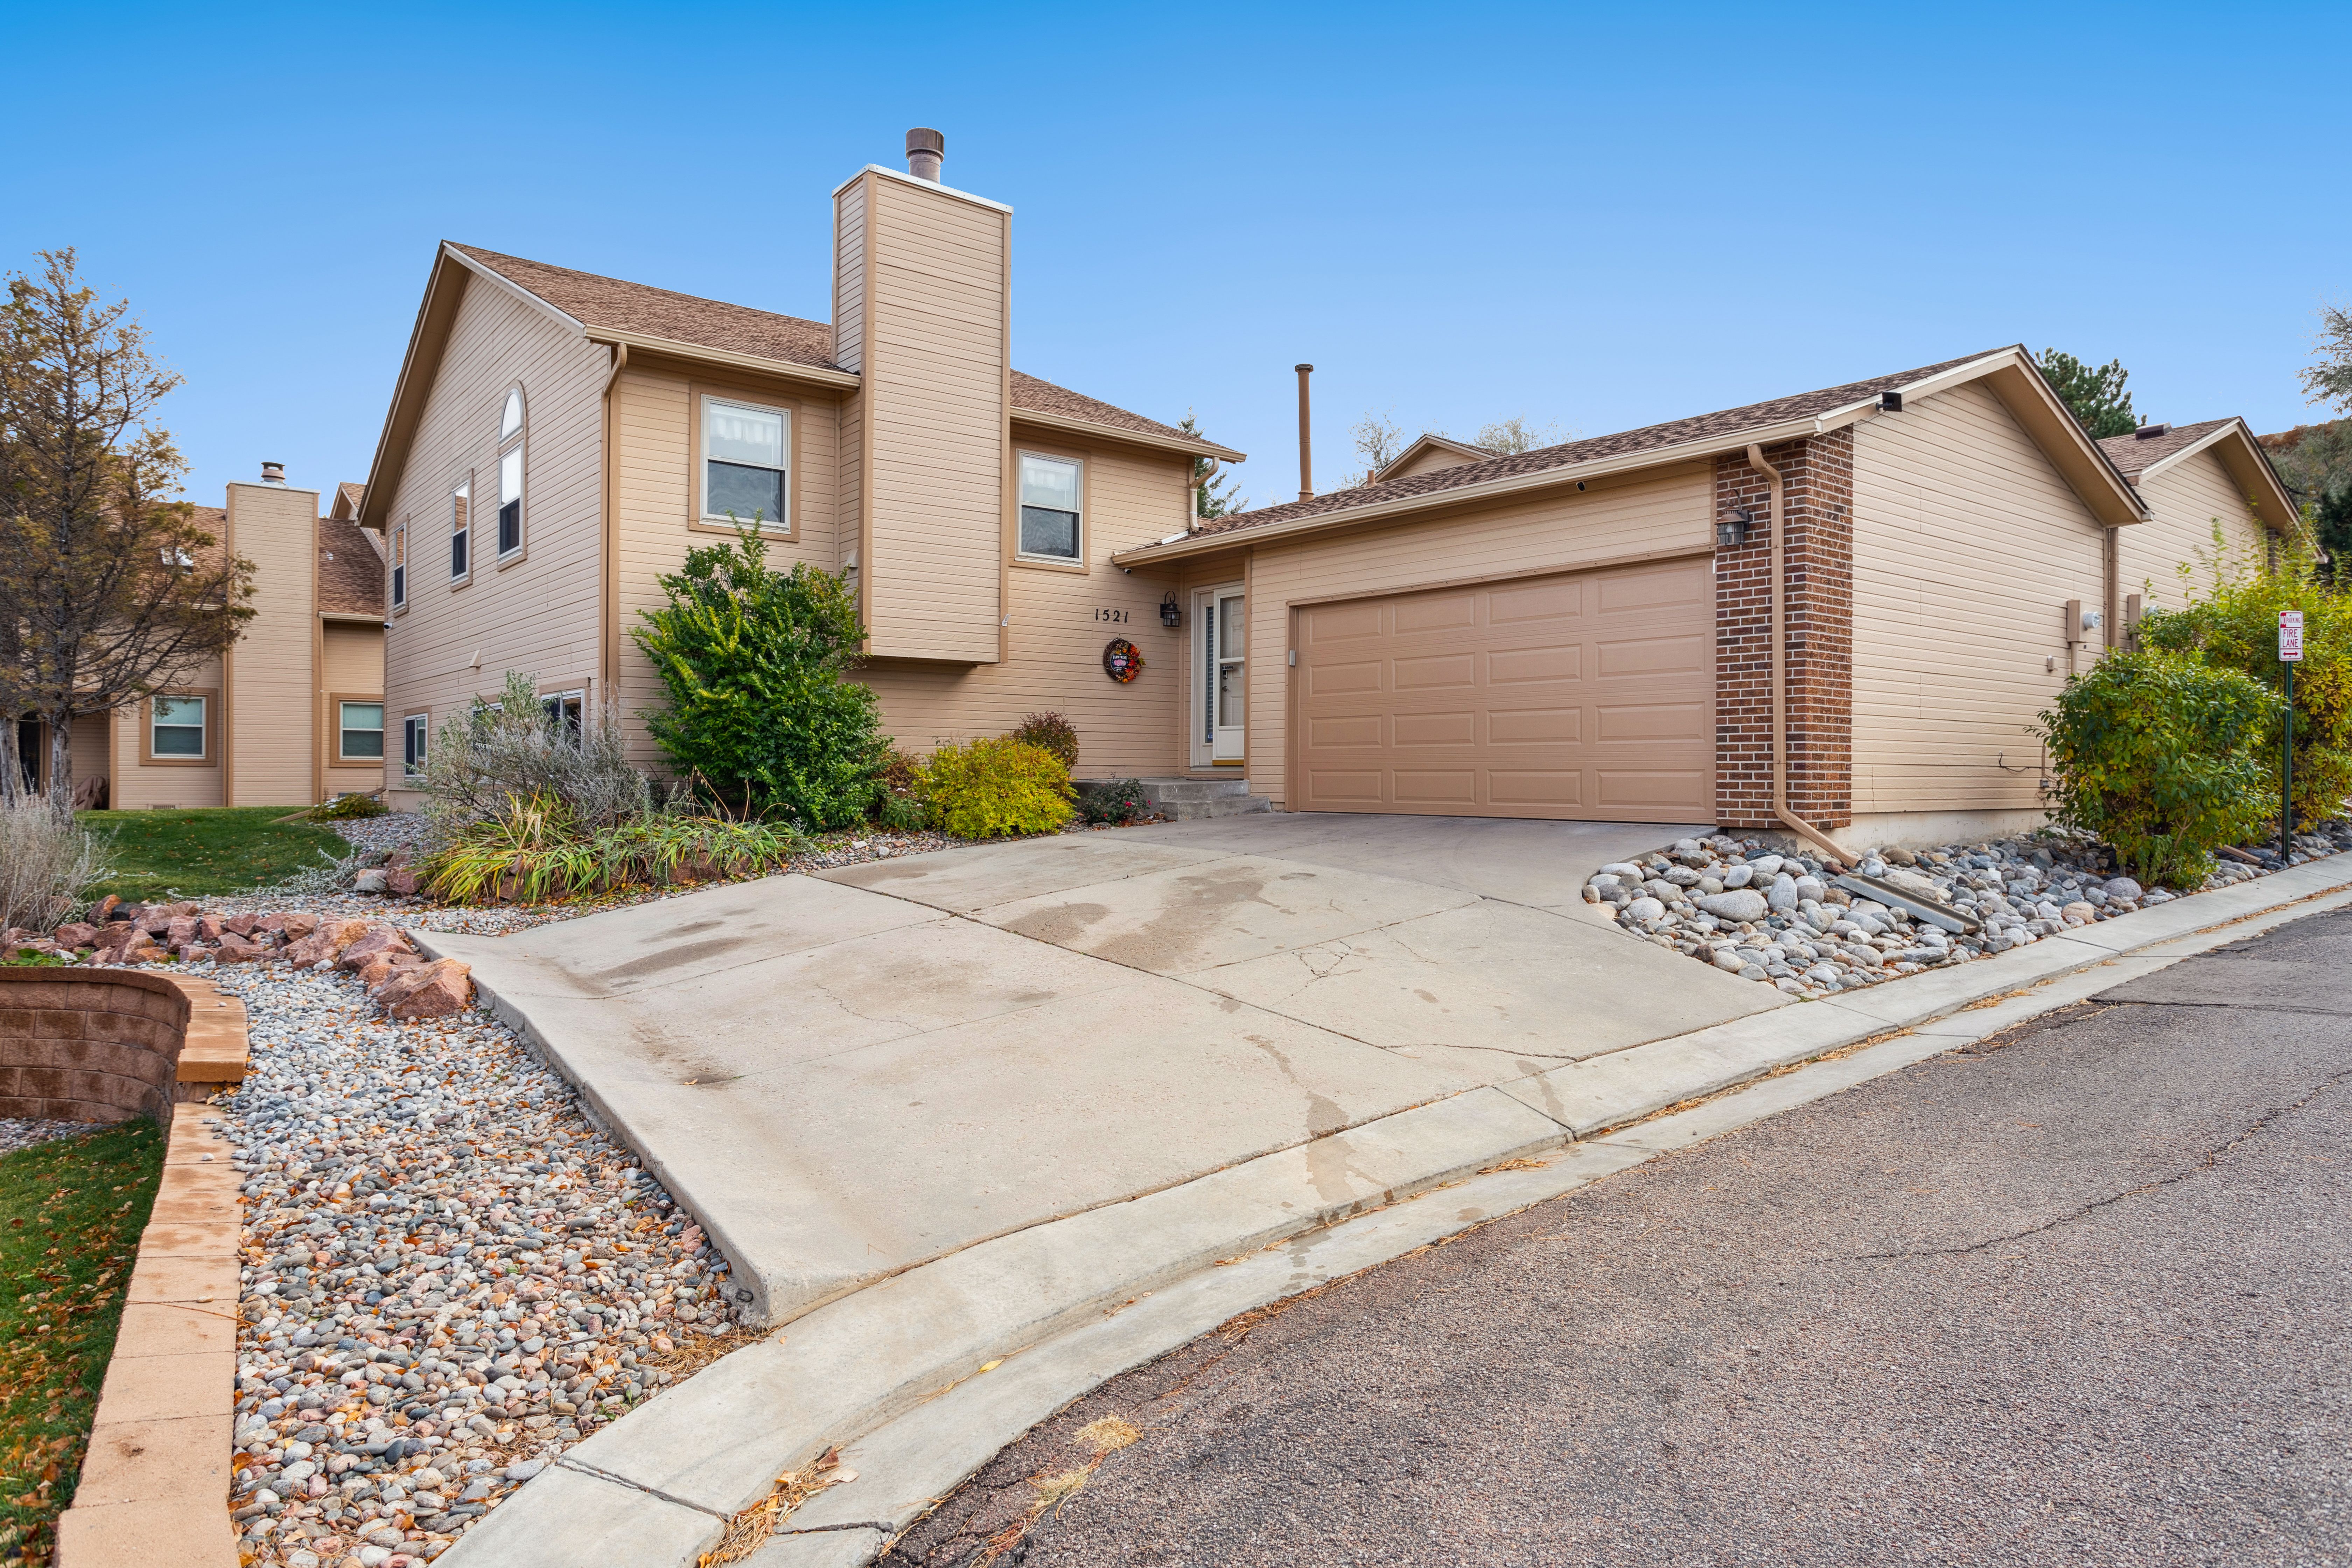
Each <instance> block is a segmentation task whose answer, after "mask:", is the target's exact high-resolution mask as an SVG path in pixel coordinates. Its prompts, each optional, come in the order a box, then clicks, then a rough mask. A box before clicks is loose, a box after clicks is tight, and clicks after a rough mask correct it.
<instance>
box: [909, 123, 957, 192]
mask: <svg viewBox="0 0 2352 1568" xmlns="http://www.w3.org/2000/svg"><path fill="white" fill-rule="evenodd" d="M947 155H948V139H947V138H946V137H944V136H942V135H940V133H939V132H936V131H931V130H928V129H926V128H925V127H923V126H920V125H918V126H916V127H915V128H914V129H913V130H912V131H909V132H907V173H908V174H912V175H914V176H915V178H917V179H919V180H929V181H930V183H931V184H935V185H936V184H939V183H940V160H942V159H944V158H945V157H946V156H947Z"/></svg>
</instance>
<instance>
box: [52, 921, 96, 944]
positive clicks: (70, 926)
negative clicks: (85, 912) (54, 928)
mask: <svg viewBox="0 0 2352 1568" xmlns="http://www.w3.org/2000/svg"><path fill="white" fill-rule="evenodd" d="M97 941H98V928H97V927H96V926H94V925H84V924H82V923H81V922H80V921H68V922H67V923H66V924H64V925H61V926H59V927H58V932H57V943H58V946H59V947H63V948H77V947H89V946H91V945H93V944H94V943H96V942H97Z"/></svg>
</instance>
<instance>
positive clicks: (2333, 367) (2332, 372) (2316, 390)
mask: <svg viewBox="0 0 2352 1568" xmlns="http://www.w3.org/2000/svg"><path fill="white" fill-rule="evenodd" d="M2318 349H2319V363H2317V364H2315V365H2313V366H2311V367H2310V368H2309V369H2307V370H2305V372H2304V373H2303V390H2304V392H2305V395H2308V396H2309V397H2310V399H2311V401H2312V402H2314V403H2332V404H2334V405H2336V412H2338V413H2339V414H2352V310H2347V309H2346V308H2345V307H2343V306H2341V305H2322V306H2321V307H2320V308H2319V341H2318Z"/></svg>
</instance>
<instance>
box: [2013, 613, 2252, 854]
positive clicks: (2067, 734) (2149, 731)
mask: <svg viewBox="0 0 2352 1568" xmlns="http://www.w3.org/2000/svg"><path fill="white" fill-rule="evenodd" d="M2283 706H2284V704H2283V703H2282V702H2281V701H2280V700H2279V699H2278V698H2277V697H2275V696H2273V694H2271V693H2270V692H2269V691H2266V690H2264V689H2263V686H2262V684H2261V683H2260V682H2259V681H2257V680H2255V679H2253V678H2252V676H2250V675H2247V674H2244V673H2243V672H2242V671H2239V670H2234V669H2215V668H2210V667H2209V666H2206V665H2204V664H2201V663H2200V662H2199V661H2198V660H2197V659H2195V658H2190V657H2189V656H2187V655H2185V654H2179V653H2172V652H2165V651H2137V652H2129V653H2125V652H2117V653H2111V654H2109V655H2108V656H2107V657H2106V658H2104V659H2102V660H2101V661H2100V662H2099V664H2098V665H2097V667H2096V668H2093V669H2092V670H2091V671H2090V672H2089V673H2088V674H2085V675H2081V676H2077V677H2075V678H2074V679H2072V680H2070V681H2068V682H2067V683H2066V689H2064V690H2063V691H2062V692H2061V693H2059V696H2058V706H2057V707H2056V708H2054V709H2051V710H2047V711H2045V712H2044V713H2043V714H2042V731H2041V732H2042V739H2043V740H2044V741H2045V742H2047V743H2048V745H2049V748H2050V765H2051V769H2052V772H2053V775H2054V777H2055V780H2056V799H2055V801H2054V803H2053V805H2054V806H2055V810H2054V812H2053V816H2055V817H2056V819H2057V820H2058V821H2059V823H2061V824H2062V825H2063V826H2068V827H2075V828H2080V829H2082V830H2083V831H2084V832H2086V833H2091V834H2095V835H2096V836H2097V837H2099V838H2101V839H2103V840H2104V841H2105V843H2106V844H2107V845H2108V846H2110V847H2112V848H2113V849H2114V850H2115V852H2116V859H2117V860H2118V861H2119V862H2120V863H2121V865H2122V867H2123V869H2124V870H2125V871H2126V872H2128V873H2129V874H2130V875H2132V876H2134V877H2136V878H2137V879H2139V880H2141V881H2143V882H2147V883H2149V884H2151V885H2156V884H2169V885H2171V886H2173V887H2194V886H2196V885H2197V884H2198V883H2200V882H2201V881H2203V880H2204V879H2205V877H2206V876H2207V874H2208V873H2210V871H2211V870H2212V868H2213V851H2214V850H2215V849H2217V848H2219V847H2221V846H2222V845H2224V844H2236V843H2240V842H2242V841H2243V840H2245V839H2248V838H2251V837H2254V835H2255V834H2256V833H2257V832H2259V831H2260V830H2261V828H2262V826H2263V822H2264V821H2265V820H2266V819H2267V817H2268V816H2269V815H2270V813H2271V809H2272V805H2273V802H2274V800H2275V798H2276V797H2275V795H2274V793H2273V792H2274V790H2275V788H2276V784H2277V774H2276V773H2275V772H2274V771H2273V768H2272V767H2271V766H2270V765H2269V763H2267V762H2266V760H2265V758H2264V755H2263V737H2264V736H2265V735H2268V734H2271V733H2273V726H2274V725H2275V723H2276V721H2277V715H2278V712H2279V710H2280V709H2281V708H2282V707H2283Z"/></svg>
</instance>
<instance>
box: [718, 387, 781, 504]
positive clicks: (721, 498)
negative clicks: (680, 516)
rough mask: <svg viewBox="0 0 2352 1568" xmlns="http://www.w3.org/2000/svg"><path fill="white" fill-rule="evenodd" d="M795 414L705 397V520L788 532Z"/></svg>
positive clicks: (778, 409) (720, 398) (777, 409)
mask: <svg viewBox="0 0 2352 1568" xmlns="http://www.w3.org/2000/svg"><path fill="white" fill-rule="evenodd" d="M791 454H792V416H791V415H789V414H787V413H786V412H784V410H782V409H781V408H762V407H761V406H759V405H757V404H751V403H736V402H732V401H730V400H729V399H727V398H723V397H706V398H704V399H703V400H702V520H703V521H705V522H725V523H732V524H734V525H735V526H736V527H738V528H741V527H746V526H750V527H756V528H761V529H765V530H772V531H776V532H779V533H781V532H787V531H790V530H791V528H792V519H791V517H790V516H789V515H788V513H787V511H786V508H785V496H786V483H787V479H788V477H789V475H790V473H791V466H792V456H791Z"/></svg>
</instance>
